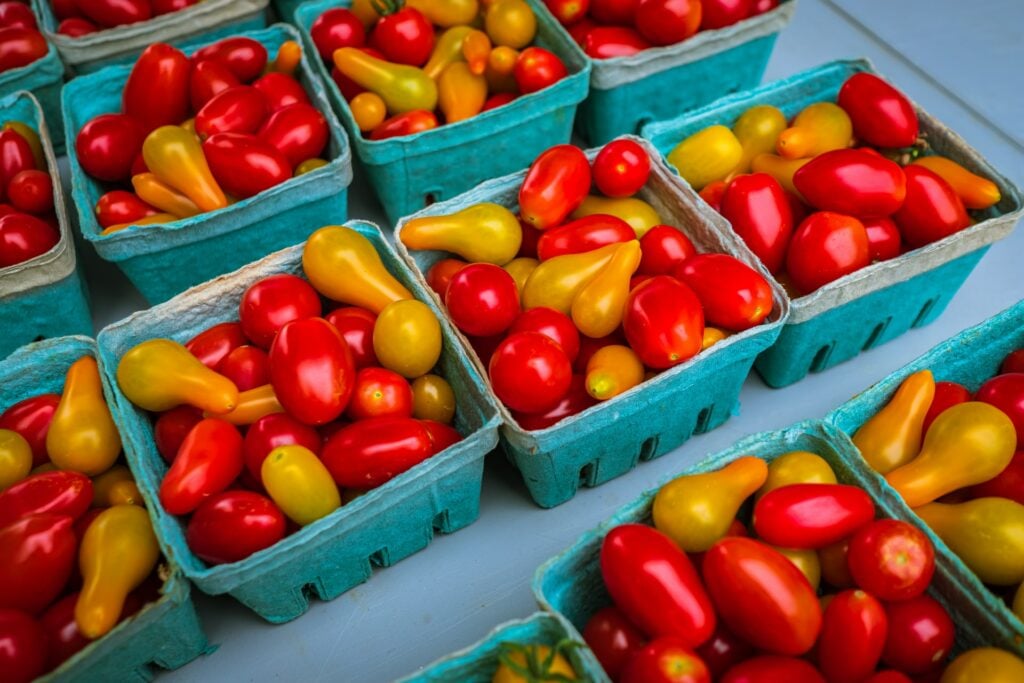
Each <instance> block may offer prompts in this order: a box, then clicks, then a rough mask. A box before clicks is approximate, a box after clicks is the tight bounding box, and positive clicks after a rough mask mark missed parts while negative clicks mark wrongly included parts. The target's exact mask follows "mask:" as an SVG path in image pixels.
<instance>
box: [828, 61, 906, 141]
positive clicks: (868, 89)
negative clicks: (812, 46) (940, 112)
mask: <svg viewBox="0 0 1024 683" xmlns="http://www.w3.org/2000/svg"><path fill="white" fill-rule="evenodd" d="M838 102H839V106H840V107H842V108H843V109H844V110H846V113H847V114H849V115H850V120H851V121H852V122H853V134H854V135H856V136H857V139H858V140H860V141H861V142H864V143H867V144H869V145H873V146H875V147H909V146H910V145H913V144H914V143H915V142H916V141H917V132H918V121H917V114H916V113H915V112H914V107H913V105H911V104H910V101H909V100H908V99H907V98H906V97H904V96H903V93H901V92H900V91H899V90H897V89H896V88H894V87H892V86H891V85H889V84H888V83H886V82H885V81H883V80H882V79H881V78H879V77H878V76H875V75H874V74H869V73H859V74H854V75H853V76H850V77H849V78H848V79H846V82H845V83H843V87H842V88H840V90H839V97H838Z"/></svg>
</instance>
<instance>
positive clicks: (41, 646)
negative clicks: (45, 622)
mask: <svg viewBox="0 0 1024 683" xmlns="http://www.w3.org/2000/svg"><path fill="white" fill-rule="evenodd" d="M47 647H48V643H47V637H46V632H45V631H44V630H43V627H42V626H40V624H39V622H38V621H36V620H35V619H33V618H32V616H31V615H29V614H26V613H25V612H22V611H21V610H16V609H0V671H2V672H3V674H4V680H5V681H8V682H9V683H28V682H29V681H32V680H35V679H36V678H38V677H39V676H41V675H42V674H43V672H44V671H46V651H47Z"/></svg>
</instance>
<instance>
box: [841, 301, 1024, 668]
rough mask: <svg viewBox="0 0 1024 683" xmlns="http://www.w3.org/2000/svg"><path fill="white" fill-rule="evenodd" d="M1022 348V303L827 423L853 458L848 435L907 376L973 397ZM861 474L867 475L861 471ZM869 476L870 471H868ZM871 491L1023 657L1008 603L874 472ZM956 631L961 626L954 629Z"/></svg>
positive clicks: (1020, 630)
mask: <svg viewBox="0 0 1024 683" xmlns="http://www.w3.org/2000/svg"><path fill="white" fill-rule="evenodd" d="M1019 348H1024V302H1021V303H1018V304H1016V305H1014V306H1011V307H1010V308H1008V309H1006V310H1005V311H1003V312H1002V313H999V314H998V315H995V316H993V317H992V318H989V319H988V320H986V321H985V322H983V323H982V324H980V325H977V326H975V327H972V328H970V329H967V330H964V331H963V332H961V333H960V334H958V335H956V336H955V337H952V338H951V339H948V340H946V341H944V342H942V343H941V344H939V345H938V346H936V347H935V348H933V349H932V350H931V351H929V352H927V353H926V354H924V355H923V356H921V357H920V358H918V359H917V360H915V361H913V362H911V363H909V364H908V365H906V366H904V367H903V368H900V369H899V370H897V371H896V372H894V373H892V374H891V375H889V376H888V377H886V378H885V379H883V380H882V381H881V382H879V383H878V384H875V385H874V386H873V387H871V388H870V389H868V390H867V391H865V392H864V393H862V394H859V395H857V396H856V397H855V398H854V399H852V400H850V401H849V402H848V403H846V404H844V405H843V406H841V407H840V408H838V409H837V410H836V411H834V412H832V413H831V414H830V415H829V416H828V417H827V418H826V420H827V421H828V422H830V423H832V424H834V425H835V426H836V427H838V428H839V430H842V431H841V432H840V434H841V435H842V437H843V439H844V441H846V442H847V444H846V447H847V449H848V450H850V451H852V453H853V454H854V456H855V457H857V458H860V452H859V451H858V450H857V447H856V446H854V445H853V442H852V441H850V440H849V439H848V438H847V437H846V435H847V434H849V435H851V436H852V435H853V434H854V433H856V431H857V430H858V429H860V427H861V425H863V424H864V423H865V422H867V420H868V419H869V418H871V417H872V416H873V415H874V414H875V413H877V412H878V411H879V410H880V409H881V408H882V407H883V406H885V405H886V404H887V403H888V402H889V400H890V399H891V398H892V395H893V394H894V393H895V392H896V390H897V389H898V388H899V386H900V384H902V383H903V380H904V379H906V378H907V376H908V375H911V374H913V373H914V372H917V371H918V370H925V369H929V370H931V371H932V373H933V374H934V375H935V380H936V381H938V382H942V381H945V382H958V383H960V384H963V385H964V386H966V387H967V388H968V389H970V390H971V392H975V391H977V390H978V387H980V386H981V385H982V384H983V383H984V382H985V380H987V379H989V378H990V377H993V376H995V375H997V374H998V373H999V366H1000V364H1001V363H1002V362H1003V358H1005V357H1006V355H1007V354H1008V353H1010V352H1011V351H1013V350H1015V349H1019ZM865 469H868V468H867V466H866V465H865ZM869 471H870V470H869ZM870 472H871V477H872V479H873V480H874V482H875V486H876V487H878V489H879V490H881V491H883V492H884V495H885V497H886V499H887V500H889V501H891V502H890V508H891V509H892V510H893V512H894V514H898V515H899V516H901V517H904V518H906V519H912V520H914V521H915V523H917V524H918V525H919V526H921V527H922V528H923V529H925V530H926V531H927V532H928V535H929V537H930V538H931V539H932V542H933V543H934V544H935V549H936V556H937V557H939V558H940V559H941V561H942V562H943V563H944V564H945V565H946V566H947V567H949V569H950V571H951V572H952V573H953V574H954V575H955V576H956V577H957V578H958V579H959V581H960V583H961V584H962V585H963V586H964V588H965V590H966V592H967V594H968V595H969V596H970V598H971V600H972V601H973V602H974V603H975V604H977V605H978V606H979V607H980V610H981V612H982V614H983V619H984V622H983V623H984V627H985V628H987V629H990V630H993V631H996V632H998V634H999V641H998V642H1000V643H1001V644H1006V645H1007V646H1010V645H1011V644H1012V645H1013V646H1014V647H1015V648H1016V650H1017V651H1018V652H1019V653H1021V654H1024V624H1022V623H1021V621H1020V620H1019V619H1018V618H1017V617H1016V616H1015V615H1014V614H1013V612H1012V611H1011V610H1010V609H1009V608H1007V606H1006V603H1004V602H1003V600H1001V599H1000V598H998V597H997V596H996V595H994V594H993V593H992V591H990V590H989V589H988V588H986V587H985V585H984V584H982V582H981V581H980V580H979V579H978V577H977V576H975V574H974V572H972V571H971V570H970V569H968V568H967V565H965V564H964V563H963V562H962V561H961V560H960V558H958V557H957V556H956V554H955V553H954V552H953V551H952V550H950V549H949V547H948V546H946V544H945V543H943V542H942V541H941V540H940V539H939V537H938V536H937V535H935V534H934V533H932V532H931V531H930V530H929V529H928V527H927V525H925V524H924V522H923V521H921V520H920V519H919V518H918V517H917V515H915V514H914V512H913V511H912V510H911V509H910V508H908V507H907V506H906V504H904V502H903V500H902V498H900V496H899V494H897V493H896V491H895V490H894V489H893V488H892V487H890V486H889V484H888V483H886V481H885V479H884V478H883V477H882V476H881V475H879V474H877V473H875V472H873V471H870ZM958 625H959V624H958Z"/></svg>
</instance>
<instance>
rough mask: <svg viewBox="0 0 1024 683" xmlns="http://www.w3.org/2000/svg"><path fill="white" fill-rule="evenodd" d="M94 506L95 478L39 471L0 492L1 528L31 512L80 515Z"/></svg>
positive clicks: (71, 473)
mask: <svg viewBox="0 0 1024 683" xmlns="http://www.w3.org/2000/svg"><path fill="white" fill-rule="evenodd" d="M90 505H92V480H91V479H89V477H87V476H85V475H84V474H79V473H78V472H70V471H61V470H56V471H53V472H40V473H39V474H33V475H30V476H29V477H27V478H25V479H22V480H21V481H19V482H18V483H17V484H12V485H11V486H10V487H9V488H6V489H4V490H3V491H0V527H3V526H7V525H8V524H10V523H12V522H15V521H17V520H19V519H21V518H23V517H27V516H28V515H42V514H48V515H67V516H68V517H71V518H72V519H78V518H79V517H81V516H82V515H83V514H84V513H85V511H86V510H88V509H89V506H90Z"/></svg>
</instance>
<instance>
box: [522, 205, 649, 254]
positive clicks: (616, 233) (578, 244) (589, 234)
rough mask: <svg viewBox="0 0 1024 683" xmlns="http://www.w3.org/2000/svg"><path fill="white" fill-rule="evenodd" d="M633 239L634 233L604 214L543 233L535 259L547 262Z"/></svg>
mask: <svg viewBox="0 0 1024 683" xmlns="http://www.w3.org/2000/svg"><path fill="white" fill-rule="evenodd" d="M635 239H636V231H634V230H633V228H632V227H631V226H630V225H629V223H627V222H626V221H624V220H622V219H621V218H618V217H616V216H610V215H607V214H594V215H593V216H584V217H583V218H578V219H576V220H574V221H569V222H568V223H564V224H562V225H559V226H558V227H557V228H551V229H550V230H545V231H544V232H543V233H541V236H540V239H539V240H537V256H538V258H539V260H541V261H547V260H548V259H551V258H554V257H556V256H564V255H565V254H579V253H582V252H585V251H592V250H594V249H597V248H599V247H603V246H607V245H609V244H620V243H622V242H629V241H630V240H635Z"/></svg>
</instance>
